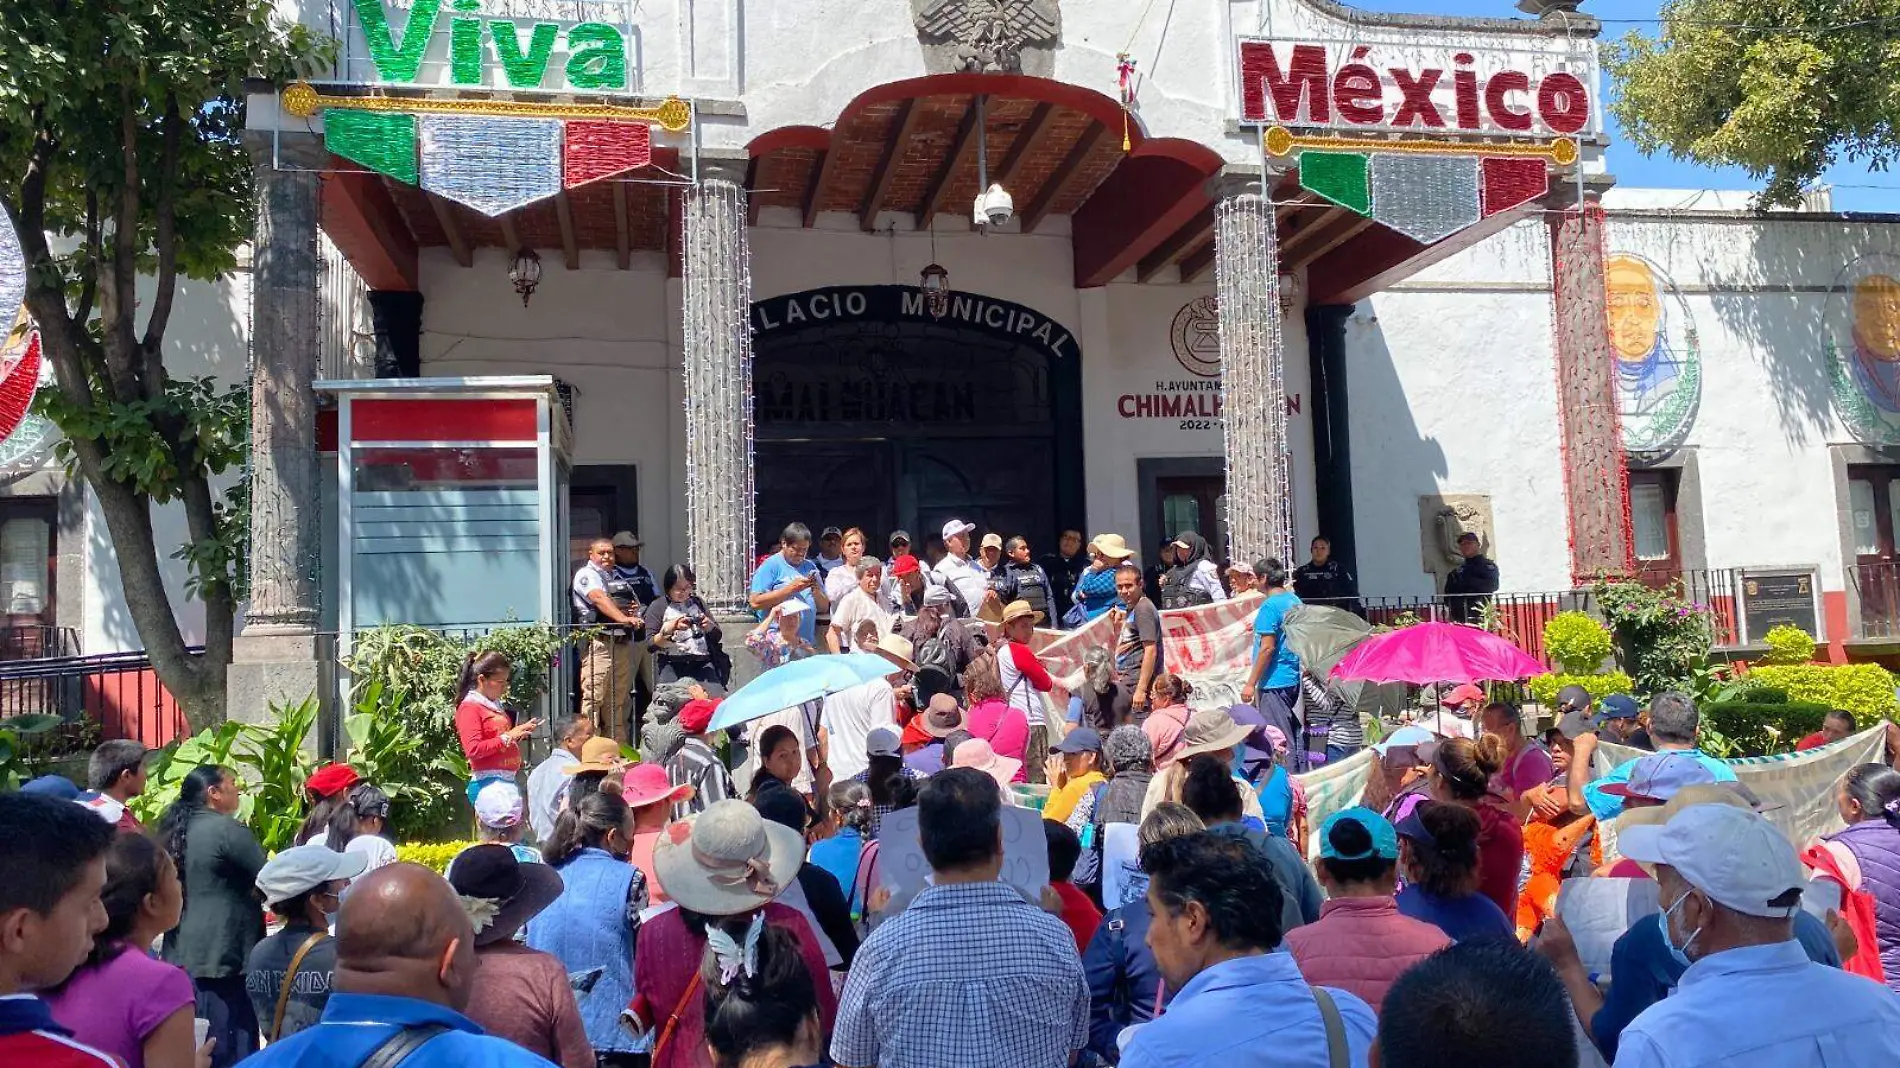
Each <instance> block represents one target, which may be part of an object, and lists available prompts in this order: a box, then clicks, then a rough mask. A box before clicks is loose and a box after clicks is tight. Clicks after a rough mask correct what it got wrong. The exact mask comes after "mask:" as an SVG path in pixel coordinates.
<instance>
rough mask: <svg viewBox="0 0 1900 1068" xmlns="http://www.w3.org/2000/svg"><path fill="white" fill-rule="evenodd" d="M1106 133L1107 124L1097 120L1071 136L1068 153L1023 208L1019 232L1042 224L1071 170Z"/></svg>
mask: <svg viewBox="0 0 1900 1068" xmlns="http://www.w3.org/2000/svg"><path fill="white" fill-rule="evenodd" d="M1107 132H1108V127H1106V126H1103V125H1102V124H1101V123H1099V122H1096V123H1090V124H1089V128H1088V129H1086V130H1084V131H1082V136H1080V137H1078V138H1076V139H1075V144H1073V145H1070V146H1069V152H1068V154H1067V155H1065V156H1063V157H1062V162H1061V163H1059V164H1057V165H1056V169H1055V173H1053V174H1051V175H1049V178H1048V180H1046V181H1044V182H1043V183H1042V188H1041V189H1038V190H1036V195H1035V197H1034V199H1032V200H1031V201H1030V202H1029V207H1027V208H1025V209H1023V213H1022V216H1021V217H1022V220H1023V233H1025V234H1027V233H1033V232H1035V229H1036V227H1038V226H1040V225H1042V219H1043V216H1045V215H1047V214H1049V209H1050V208H1051V207H1052V206H1054V205H1055V202H1056V200H1057V199H1058V198H1060V197H1061V196H1062V191H1063V190H1064V189H1066V188H1067V187H1068V185H1069V180H1070V179H1072V178H1074V177H1075V172H1076V171H1078V170H1080V169H1081V168H1082V164H1083V162H1084V161H1086V160H1087V159H1088V158H1089V153H1091V152H1093V151H1095V146H1096V144H1097V143H1099V142H1100V141H1101V140H1102V135H1103V134H1105V133H1107Z"/></svg>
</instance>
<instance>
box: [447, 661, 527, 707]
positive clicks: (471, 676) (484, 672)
mask: <svg viewBox="0 0 1900 1068" xmlns="http://www.w3.org/2000/svg"><path fill="white" fill-rule="evenodd" d="M512 670H514V663H513V661H511V660H509V659H508V654H507V653H503V652H497V651H490V652H486V653H480V652H475V651H473V650H470V652H469V654H468V658H467V659H465V660H463V661H462V673H461V674H460V675H457V676H456V678H455V700H456V701H457V702H460V701H461V700H463V699H464V698H466V697H467V696H468V694H469V691H470V690H473V689H474V688H475V680H476V679H485V678H487V677H488V676H490V675H493V674H494V673H495V672H497V671H512Z"/></svg>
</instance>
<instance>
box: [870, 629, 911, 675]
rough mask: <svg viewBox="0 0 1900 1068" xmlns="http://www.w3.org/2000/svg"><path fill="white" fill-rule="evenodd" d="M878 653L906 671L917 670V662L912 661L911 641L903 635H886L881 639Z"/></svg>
mask: <svg viewBox="0 0 1900 1068" xmlns="http://www.w3.org/2000/svg"><path fill="white" fill-rule="evenodd" d="M876 651H877V652H878V653H881V654H883V656H884V659H886V660H889V661H890V662H891V663H893V664H896V665H897V666H898V667H900V668H902V669H903V670H905V671H916V670H917V662H916V661H914V660H912V659H911V652H912V650H911V644H910V639H909V638H906V637H904V636H903V635H902V634H886V635H884V636H883V637H881V638H879V639H878V640H877V646H876Z"/></svg>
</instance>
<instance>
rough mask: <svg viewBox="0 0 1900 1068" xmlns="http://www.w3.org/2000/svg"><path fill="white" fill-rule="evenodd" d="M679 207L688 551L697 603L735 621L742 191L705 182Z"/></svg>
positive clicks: (740, 526)
mask: <svg viewBox="0 0 1900 1068" xmlns="http://www.w3.org/2000/svg"><path fill="white" fill-rule="evenodd" d="M685 201H686V203H685V209H686V210H685V218H684V220H683V223H684V231H683V236H682V244H683V247H682V253H683V255H682V259H683V263H682V265H681V289H682V292H683V298H682V302H683V305H684V307H683V309H682V310H683V312H684V318H685V344H686V353H685V361H684V362H685V366H686V549H687V556H688V559H689V560H690V561H691V562H692V566H693V568H694V570H695V571H696V572H697V573H698V576H699V583H698V592H699V595H700V597H702V598H704V599H705V601H706V604H707V605H708V606H709V607H710V608H712V610H713V611H714V612H720V613H726V612H738V611H741V610H743V609H744V607H745V602H746V559H747V555H748V554H749V553H750V551H751V546H752V542H753V529H752V528H753V523H754V521H753V507H754V506H753V485H752V440H753V438H752V333H751V329H750V324H749V316H750V315H751V310H752V255H751V249H750V247H749V246H748V244H747V239H746V210H745V191H744V190H743V189H741V188H740V187H739V186H737V185H735V184H733V183H732V182H729V181H723V180H719V179H709V180H707V181H703V182H701V183H700V184H699V185H698V186H696V187H694V188H692V189H688V190H687V191H686V193H685Z"/></svg>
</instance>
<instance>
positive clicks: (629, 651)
mask: <svg viewBox="0 0 1900 1068" xmlns="http://www.w3.org/2000/svg"><path fill="white" fill-rule="evenodd" d="M617 572H618V569H617V568H601V567H597V566H595V564H594V562H593V561H591V560H590V561H588V562H587V563H585V564H582V565H581V569H580V570H579V571H576V572H574V585H573V587H572V591H571V595H572V600H573V605H574V622H575V623H577V624H580V625H581V626H584V627H591V626H595V625H596V624H599V623H601V622H602V617H601V614H600V612H599V611H598V610H596V609H595V608H594V604H593V602H592V601H590V600H589V599H588V598H589V596H590V595H591V594H592V593H593V592H594V591H595V590H602V591H605V592H606V594H607V596H608V597H609V598H610V599H612V600H613V601H614V603H615V605H620V604H621V602H622V599H623V598H626V599H628V600H631V598H632V596H633V587H632V584H631V583H629V582H628V581H627V580H626V579H625V578H623V577H621V576H620V575H619V574H618V573H617ZM622 611H626V609H624V608H623V609H622ZM634 611H636V612H637V611H638V609H635V610H634ZM641 644H644V643H641ZM634 645H635V642H634V637H633V628H631V627H628V626H624V625H618V624H612V623H608V624H606V625H605V626H603V627H602V628H601V633H599V634H597V635H596V636H595V637H594V638H593V639H592V640H590V641H589V642H588V643H587V653H586V655H585V656H584V657H582V659H581V713H582V714H583V715H586V716H590V717H592V718H593V721H594V729H595V730H596V731H598V732H599V733H600V734H602V735H605V736H607V737H609V738H614V739H617V740H622V741H624V740H626V738H627V705H628V702H629V701H631V700H632V693H633V666H634Z"/></svg>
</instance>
